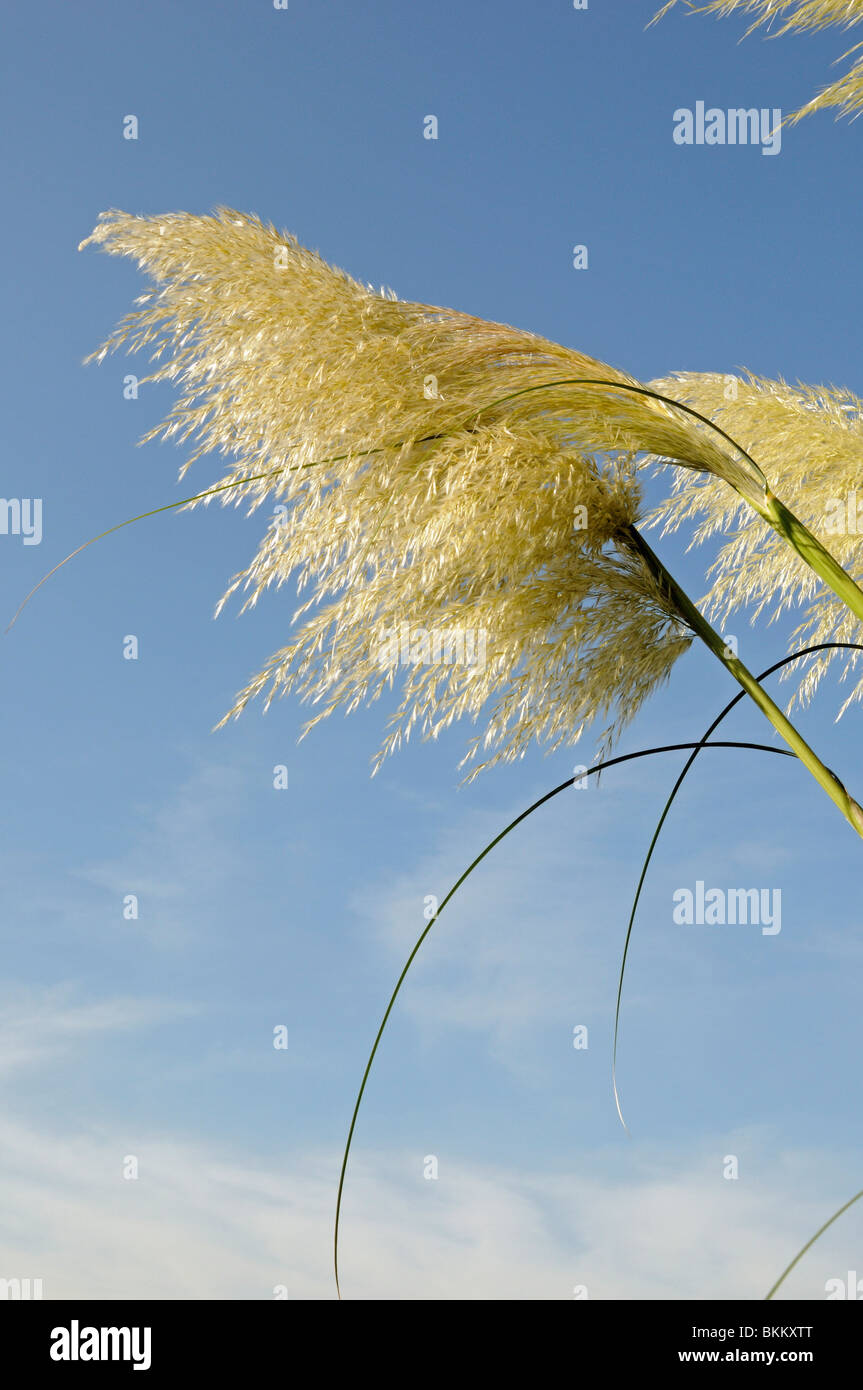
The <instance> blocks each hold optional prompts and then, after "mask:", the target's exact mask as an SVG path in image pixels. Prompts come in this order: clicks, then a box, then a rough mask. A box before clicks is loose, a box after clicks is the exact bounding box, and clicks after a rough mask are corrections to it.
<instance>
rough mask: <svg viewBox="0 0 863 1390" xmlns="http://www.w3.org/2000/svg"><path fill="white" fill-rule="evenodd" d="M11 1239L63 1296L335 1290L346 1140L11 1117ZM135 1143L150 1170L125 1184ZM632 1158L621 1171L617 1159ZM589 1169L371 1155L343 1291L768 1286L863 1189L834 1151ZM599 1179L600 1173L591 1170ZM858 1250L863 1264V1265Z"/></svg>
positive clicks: (804, 1269)
mask: <svg viewBox="0 0 863 1390" xmlns="http://www.w3.org/2000/svg"><path fill="white" fill-rule="evenodd" d="M0 1147H2V1154H3V1159H2V1165H0V1190H2V1192H3V1194H4V1195H3V1206H4V1212H5V1213H6V1215H5V1216H4V1225H5V1227H6V1238H5V1241H4V1245H3V1250H2V1256H0V1277H2V1278H7V1279H9V1278H22V1279H23V1278H30V1279H34V1278H40V1279H42V1281H43V1290H44V1296H45V1297H46V1298H124V1299H125V1298H171V1299H195V1298H223V1299H269V1298H272V1296H273V1289H274V1287H275V1286H276V1285H280V1284H282V1285H285V1286H286V1287H287V1289H288V1293H289V1296H290V1297H291V1298H301V1299H302V1298H308V1299H326V1298H330V1297H332V1296H333V1293H334V1290H333V1281H332V1273H331V1250H332V1220H333V1206H334V1198H335V1183H336V1176H337V1172H338V1163H337V1155H336V1154H335V1153H323V1152H320V1151H318V1152H306V1153H302V1154H298V1155H295V1156H294V1157H293V1158H292V1159H290V1160H288V1161H287V1162H283V1161H281V1160H280V1161H279V1162H271V1163H269V1164H265V1163H262V1162H260V1161H254V1160H251V1159H250V1158H248V1157H245V1156H243V1155H241V1154H237V1153H236V1152H234V1153H232V1154H227V1153H220V1152H217V1151H215V1150H214V1149H212V1148H208V1147H205V1146H203V1145H196V1144H190V1143H186V1142H179V1141H176V1140H172V1139H165V1138H159V1137H157V1136H152V1135H150V1136H145V1135H141V1136H138V1137H136V1138H135V1139H131V1138H130V1137H129V1136H128V1135H123V1136H120V1135H115V1134H110V1133H107V1132H101V1133H99V1134H93V1133H90V1134H83V1133H79V1134H76V1135H74V1136H70V1135H68V1134H58V1135H52V1134H51V1133H50V1132H48V1131H47V1130H38V1129H34V1128H32V1127H26V1126H23V1125H20V1124H17V1123H16V1122H14V1121H12V1120H9V1119H5V1120H3V1121H2V1122H0ZM129 1154H134V1155H135V1157H136V1158H137V1160H138V1164H139V1176H138V1178H137V1180H132V1181H129V1180H124V1178H123V1176H122V1165H123V1161H124V1158H125V1157H126V1156H127V1155H129ZM615 1169H617V1171H615ZM579 1170H580V1171H572V1172H570V1173H561V1172H556V1173H548V1172H546V1173H537V1174H525V1173H519V1172H516V1171H514V1170H511V1169H506V1168H504V1167H500V1168H493V1167H489V1166H478V1165H475V1164H463V1163H460V1162H459V1161H457V1160H450V1159H447V1158H446V1157H445V1156H444V1157H442V1158H441V1165H440V1176H439V1178H438V1179H437V1180H436V1181H427V1180H425V1179H424V1178H423V1176H422V1156H417V1155H405V1154H394V1153H388V1154H377V1155H372V1154H369V1153H366V1154H364V1155H362V1156H361V1159H360V1160H358V1162H357V1163H356V1164H355V1165H353V1166H352V1168H351V1169H350V1170H349V1175H348V1183H347V1187H346V1198H345V1205H344V1208H343V1226H342V1231H343V1240H342V1247H341V1274H342V1289H343V1294H344V1295H345V1296H346V1297H349V1298H365V1299H425V1300H446V1299H490V1300H497V1299H542V1300H557V1299H562V1300H568V1299H571V1298H572V1297H573V1290H574V1288H575V1286H576V1285H586V1286H587V1289H588V1293H589V1297H590V1298H593V1299H627V1298H653V1299H655V1298H661V1299H682V1298H705V1299H726V1298H728V1299H730V1298H751V1299H760V1298H763V1296H764V1294H765V1292H766V1290H767V1288H768V1287H769V1286H770V1284H771V1283H772V1282H773V1280H774V1278H775V1277H776V1276H777V1274H778V1273H779V1272H780V1271H781V1269H782V1268H783V1267H784V1265H785V1264H786V1263H787V1262H788V1260H789V1259H790V1257H791V1256H792V1254H794V1253H795V1251H796V1249H797V1248H798V1247H799V1246H800V1245H802V1244H803V1242H804V1240H806V1239H807V1238H808V1237H809V1235H811V1234H812V1232H813V1231H814V1230H815V1229H816V1228H817V1226H818V1225H819V1224H820V1223H821V1222H822V1221H823V1220H824V1219H825V1216H826V1215H828V1214H829V1212H830V1211H831V1210H832V1209H833V1208H834V1207H835V1206H838V1205H839V1204H840V1202H841V1201H842V1200H843V1199H844V1198H845V1197H847V1195H848V1194H847V1193H843V1191H842V1188H841V1181H839V1180H837V1177H836V1171H835V1164H834V1163H830V1164H828V1163H827V1161H826V1160H823V1159H822V1158H820V1157H819V1156H818V1155H817V1154H809V1155H797V1156H793V1155H791V1156H788V1155H786V1156H785V1159H784V1160H783V1161H782V1162H781V1163H779V1164H777V1166H776V1168H775V1169H774V1170H773V1173H772V1175H771V1177H770V1179H769V1180H764V1179H761V1180H752V1179H749V1180H745V1181H744V1180H743V1179H742V1178H741V1180H739V1181H737V1182H733V1181H732V1182H729V1181H725V1180H723V1179H722V1177H721V1175H720V1174H719V1171H718V1169H717V1165H716V1163H715V1161H714V1160H713V1158H711V1159H710V1160H709V1161H707V1160H705V1157H704V1155H703V1154H700V1153H689V1154H687V1155H686V1156H681V1157H679V1158H677V1159H676V1160H675V1161H674V1162H673V1163H669V1162H668V1161H665V1162H662V1163H658V1162H657V1161H656V1159H655V1157H651V1156H650V1155H649V1154H647V1153H637V1152H635V1151H628V1158H627V1166H626V1170H625V1171H621V1165H620V1160H619V1159H618V1161H617V1162H616V1163H615V1162H614V1160H613V1159H609V1158H608V1157H607V1156H604V1155H602V1154H595V1155H593V1156H592V1158H591V1159H590V1162H589V1163H588V1162H587V1161H586V1160H584V1159H580V1160H579ZM586 1174H590V1175H589V1176H586ZM861 1227H863V1217H861V1215H860V1214H857V1215H855V1213H854V1212H853V1211H852V1212H849V1213H848V1215H847V1216H846V1217H845V1218H843V1220H842V1222H840V1223H837V1226H836V1227H835V1228H833V1230H832V1231H831V1232H830V1233H829V1234H828V1236H827V1237H825V1238H824V1239H823V1241H821V1242H819V1244H818V1246H816V1247H815V1248H814V1249H813V1251H811V1252H810V1253H809V1255H807V1257H806V1259H805V1261H804V1263H803V1264H802V1265H801V1266H800V1268H799V1269H798V1270H797V1271H795V1273H794V1275H793V1276H792V1280H791V1281H789V1284H788V1286H787V1290H786V1293H787V1295H788V1296H794V1297H802V1298H814V1299H818V1298H823V1297H824V1283H825V1280H826V1279H827V1278H831V1277H844V1275H845V1272H846V1270H847V1268H848V1267H849V1265H850V1266H852V1267H853V1266H854V1264H855V1259H856V1252H857V1251H858V1250H859V1238H860V1233H861ZM858 1262H859V1261H858Z"/></svg>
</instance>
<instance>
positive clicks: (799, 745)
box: [622, 514, 863, 839]
mask: <svg viewBox="0 0 863 1390" xmlns="http://www.w3.org/2000/svg"><path fill="white" fill-rule="evenodd" d="M789 515H790V514H789ZM622 539H623V541H624V543H628V544H629V545H630V546H631V548H632V549H633V550H634V551H635V552H636V553H637V554H638V555H640V556H641V558H642V560H643V561H644V563H645V564H646V566H647V568H648V570H649V571H650V573H651V574H652V576H653V578H654V579H655V580H656V581H657V583H658V584H659V586H660V588H661V589H662V590H663V591H664V592H665V593H666V595H667V596H668V598H669V599H670V600H671V603H672V605H673V607H674V610H675V612H676V613H677V614H678V615H679V616H680V618H681V619H682V620H683V621H684V622H685V623H686V625H687V626H688V627H690V628H691V629H692V631H693V632H694V633H695V634H696V636H697V637H700V638H701V640H702V642H704V644H705V646H707V647H709V648H710V650H711V651H712V652H713V654H714V656H716V657H717V658H718V659H719V660H720V661H721V662H722V664H723V666H724V667H725V668H726V670H728V671H729V672H730V673H731V675H732V676H733V677H734V679H735V680H736V681H737V683H738V685H741V686H742V687H743V689H744V690H745V691H746V693H747V695H749V696H750V698H751V699H752V700H754V702H755V704H756V705H757V706H758V708H759V709H760V710H761V713H762V714H763V715H764V716H765V717H766V718H767V719H769V720H770V723H771V724H772V725H773V727H774V729H775V730H776V732H777V733H778V734H780V735H781V737H782V738H783V739H784V740H785V742H786V743H787V744H788V747H789V748H790V749H791V751H792V752H793V753H796V754H797V757H798V758H799V759H800V761H801V762H802V763H803V764H804V765H805V766H806V767H807V768H808V769H809V771H810V772H811V774H812V776H813V777H814V778H815V781H816V782H817V783H818V784H819V786H821V787H822V788H823V790H824V791H825V792H826V793H827V795H828V796H829V797H830V800H831V801H832V802H834V803H835V805H836V806H838V807H839V810H840V811H841V812H842V814H843V816H844V817H845V819H846V820H847V821H848V823H849V825H851V826H853V828H854V829H855V830H856V832H857V834H858V835H859V836H860V837H861V839H863V808H861V807H860V806H859V805H858V804H857V802H856V801H855V800H854V798H853V797H852V796H849V794H848V792H847V791H846V789H845V788H844V787H843V785H842V783H841V782H840V781H839V778H838V777H836V776H834V774H833V773H832V772H831V771H830V769H829V768H826V767H825V766H824V764H823V763H822V761H821V759H820V758H819V757H818V755H817V754H816V753H815V752H814V751H813V749H811V748H810V747H809V744H808V743H807V742H806V740H805V739H804V738H802V737H801V736H800V734H799V733H798V732H797V730H796V729H795V727H794V725H793V724H792V723H791V721H790V720H789V719H787V718H786V716H785V715H784V714H783V713H782V710H781V709H780V708H779V706H778V705H777V704H775V703H774V701H773V700H771V698H770V696H769V695H768V694H767V691H766V690H764V689H763V687H762V686H761V685H760V684H759V683H758V681H757V680H756V679H755V677H754V676H753V674H752V672H751V671H750V670H748V668H747V667H746V666H744V664H743V662H742V661H741V660H740V659H739V657H736V656H731V655H730V654H729V652H728V649H727V644H726V643H725V641H724V640H723V638H722V637H720V635H719V633H718V632H716V631H715V630H714V629H713V628H712V627H711V626H710V624H709V623H708V621H707V619H706V618H705V617H704V615H703V614H702V613H701V612H700V611H699V610H698V609H697V608H696V606H695V604H694V603H693V602H692V600H691V599H690V598H689V596H688V594H686V593H685V592H684V591H683V589H681V587H680V585H679V584H678V583H677V580H676V579H675V578H674V576H673V575H671V574H670V573H669V572H668V570H667V569H666V568H665V565H664V564H663V563H662V561H661V560H660V558H659V556H658V555H656V554H655V553H654V551H652V550H651V548H650V546H649V545H648V544H647V541H646V540H645V539H644V537H643V536H642V535H641V532H640V531H638V530H636V528H635V527H634V526H630V527H628V528H627V529H626V531H625V532H624V533H623V535H622Z"/></svg>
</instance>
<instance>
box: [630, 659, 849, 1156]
mask: <svg viewBox="0 0 863 1390" xmlns="http://www.w3.org/2000/svg"><path fill="white" fill-rule="evenodd" d="M836 650H841V651H857V652H863V646H861V644H860V643H859V642H818V643H817V644H816V645H815V646H812V647H803V648H801V650H800V651H799V652H792V654H791V655H790V656H785V657H783V658H782V660H781V661H774V663H773V665H772V666H768V667H767V668H766V669H765V670H764V671H762V672H761V674H760V675H759V676H757V677H756V679H757V681H758V683H759V684H760V683H761V682H762V681H764V680H766V679H767V677H768V676H772V675H773V673H774V672H775V671H780V670H781V669H782V667H783V666H789V665H790V664H791V663H792V662H793V661H800V660H801V659H802V658H803V657H804V656H815V654H816V653H817V652H824V651H836ZM745 694H746V691H745V690H739V691H738V692H737V694H736V695H735V696H734V698H733V700H729V701H728V704H727V705H726V706H725V708H724V709H723V710H721V711H720V713H719V714H718V715H717V716H716V718H715V719H714V720H713V723H712V724H711V725H710V726H709V728H707V729H705V731H704V733H703V734H702V735H701V738H700V739H699V741H698V743H697V744H695V745H694V747H693V749H692V752H691V753H690V755H689V757H688V758H687V759H686V762H685V763H684V765H683V768H682V769H681V771H680V774H679V776H678V778H677V781H676V782H675V783H674V786H673V787H672V788H671V795H670V796H669V798H668V800H667V801H666V803H665V805H664V807H663V808H662V815H661V816H660V817H659V820H658V822H657V825H656V828H655V830H654V832H653V835H652V837H651V840H650V844H649V846H648V849H647V854H646V855H645V858H644V863H643V864H642V866H641V873H640V875H639V879H638V886H637V888H636V890H635V897H634V899H633V902H632V910H631V912H630V914H629V922H628V923H627V927H626V938H625V940H624V943H623V956H622V958H621V962H620V974H619V976H618V981H617V1003H616V1005H615V1010H614V1043H613V1047H612V1057H611V1084H612V1088H613V1090H614V1103H615V1106H616V1107H617V1113H618V1115H619V1117H620V1123H621V1124H622V1125H623V1128H624V1129H625V1130H626V1132H627V1134H628V1133H629V1129H628V1128H627V1124H626V1121H625V1119H624V1118H623V1110H622V1109H621V1104H620V1093H619V1091H618V1087H617V1044H618V1039H619V1035H620V1008H621V1001H622V998H623V980H624V976H625V974H626V962H627V959H628V957H629V943H630V940H631V937H632V929H633V927H634V926H635V915H636V913H637V911H638V904H639V902H640V900H641V890H642V888H643V887H644V881H645V879H646V877H647V870H648V869H649V867H650V863H651V860H652V858H653V851H654V850H655V848H656V845H657V842H658V840H659V836H660V834H661V832H662V827H663V826H664V824H665V821H666V818H667V816H668V813H669V811H670V810H671V807H672V805H673V803H674V800H675V798H676V796H677V793H678V792H679V791H680V788H681V787H682V786H683V783H684V781H685V780H686V777H687V774H688V773H689V769H690V768H691V767H692V764H693V763H694V762H695V759H696V758H697V757H698V755H699V753H700V752H701V750H702V748H705V747H708V746H709V745H708V743H707V740H708V739H709V738H710V735H711V734H712V733H713V732H714V731H715V730H716V729H718V728H719V725H720V724H721V723H722V722H723V720H724V719H725V718H726V716H727V715H729V714H730V713H731V711H732V710H733V709H734V708H735V707H736V706H737V705H739V704H740V701H741V700H742V699H743V697H744V695H745ZM777 751H779V750H777Z"/></svg>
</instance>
